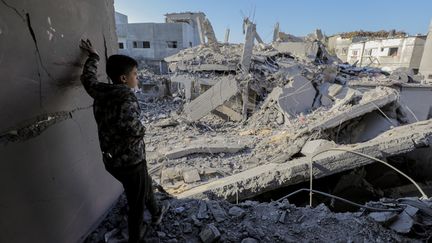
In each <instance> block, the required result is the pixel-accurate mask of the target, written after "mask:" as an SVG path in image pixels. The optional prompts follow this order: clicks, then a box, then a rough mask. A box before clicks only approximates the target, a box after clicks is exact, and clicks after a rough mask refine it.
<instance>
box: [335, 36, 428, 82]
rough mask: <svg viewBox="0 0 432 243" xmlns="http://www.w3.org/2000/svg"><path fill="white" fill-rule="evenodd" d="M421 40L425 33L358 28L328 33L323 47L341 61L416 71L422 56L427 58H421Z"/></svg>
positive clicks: (386, 68) (388, 68)
mask: <svg viewBox="0 0 432 243" xmlns="http://www.w3.org/2000/svg"><path fill="white" fill-rule="evenodd" d="M431 42H432V40H431ZM425 43H426V36H425V35H416V36H409V35H408V34H407V33H405V32H403V31H395V30H392V31H375V32H372V31H362V30H360V31H352V32H346V33H342V34H338V35H334V36H330V37H329V38H328V42H327V47H328V50H329V52H330V53H332V54H335V55H337V57H338V58H339V59H341V60H342V61H343V62H347V63H349V64H356V65H357V66H359V67H367V66H370V67H379V68H382V69H383V70H385V71H393V70H396V69H398V68H404V69H406V70H407V71H410V72H412V73H413V74H419V73H420V71H419V70H420V69H421V68H420V63H421V62H422V59H427V58H424V56H425V55H424V53H426V52H427V50H426V49H425ZM431 45H432V44H431ZM431 48H432V47H431ZM431 50H432V49H431ZM424 62H427V61H424ZM425 66H428V65H425ZM429 66H430V65H429ZM423 76H425V75H423ZM426 76H427V75H426Z"/></svg>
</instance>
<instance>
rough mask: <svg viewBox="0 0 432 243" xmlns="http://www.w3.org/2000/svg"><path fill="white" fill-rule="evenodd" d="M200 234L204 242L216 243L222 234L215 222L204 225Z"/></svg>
mask: <svg viewBox="0 0 432 243" xmlns="http://www.w3.org/2000/svg"><path fill="white" fill-rule="evenodd" d="M199 236H200V239H201V241H202V242H204V243H214V242H217V241H218V240H219V239H220V237H221V234H220V232H219V230H218V229H217V228H216V226H214V224H208V225H206V226H205V227H204V229H203V230H202V231H201V233H200V234H199Z"/></svg>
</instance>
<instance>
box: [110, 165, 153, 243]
mask: <svg viewBox="0 0 432 243" xmlns="http://www.w3.org/2000/svg"><path fill="white" fill-rule="evenodd" d="M106 170H107V171H108V172H109V173H110V174H111V175H113V176H114V177H115V178H116V179H117V180H119V181H120V182H121V183H122V184H123V188H124V190H125V193H126V198H127V202H128V206H129V211H128V231H129V242H130V243H132V242H133V243H135V242H139V240H140V231H141V228H142V225H143V220H144V209H145V207H147V209H148V210H149V211H150V213H151V214H152V216H153V217H155V216H157V215H158V213H159V210H160V209H159V207H158V205H157V203H156V199H155V197H154V194H153V188H152V179H151V177H150V175H149V174H148V171H147V163H146V161H145V160H144V161H143V162H141V163H139V164H137V165H132V166H129V167H122V168H115V169H112V168H108V167H106Z"/></svg>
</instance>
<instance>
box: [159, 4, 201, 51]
mask: <svg viewBox="0 0 432 243" xmlns="http://www.w3.org/2000/svg"><path fill="white" fill-rule="evenodd" d="M165 17H166V18H165V22H167V23H181V22H183V23H185V22H187V23H189V26H190V27H191V32H192V33H193V34H192V35H190V37H191V42H192V46H197V45H200V44H204V39H203V38H204V37H203V36H202V30H201V23H200V21H201V20H204V19H205V17H206V15H205V14H204V13H202V12H184V13H169V14H166V15H165Z"/></svg>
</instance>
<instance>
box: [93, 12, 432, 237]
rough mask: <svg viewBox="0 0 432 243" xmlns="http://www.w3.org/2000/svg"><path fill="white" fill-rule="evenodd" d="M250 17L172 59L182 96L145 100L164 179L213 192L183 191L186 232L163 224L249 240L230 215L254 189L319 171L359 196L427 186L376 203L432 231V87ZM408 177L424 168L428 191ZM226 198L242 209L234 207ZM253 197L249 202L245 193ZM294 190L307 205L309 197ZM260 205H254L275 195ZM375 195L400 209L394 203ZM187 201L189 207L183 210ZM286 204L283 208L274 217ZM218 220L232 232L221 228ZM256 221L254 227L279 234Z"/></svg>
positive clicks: (274, 188) (268, 190)
mask: <svg viewBox="0 0 432 243" xmlns="http://www.w3.org/2000/svg"><path fill="white" fill-rule="evenodd" d="M243 27H244V34H245V41H244V43H243V44H228V43H224V44H221V43H218V42H212V43H211V44H206V45H200V46H197V47H193V48H189V49H185V50H183V51H180V52H179V53H177V54H175V55H173V56H170V57H167V58H165V61H166V62H167V63H168V66H169V69H170V77H169V78H170V81H171V85H170V87H171V91H172V94H173V98H171V99H169V102H170V103H169V104H168V105H167V104H166V102H165V103H164V102H162V101H160V102H161V103H160V105H153V104H149V103H145V102H144V103H143V106H144V108H143V111H144V113H145V114H146V115H145V116H146V118H144V121H145V122H146V123H147V124H148V126H149V127H150V129H149V130H150V131H151V133H148V134H147V137H146V144H147V159H148V163H149V166H150V173H151V175H152V177H153V179H154V180H155V183H156V184H157V185H158V187H159V188H160V189H161V190H162V191H163V192H164V193H168V194H170V195H172V196H174V197H176V198H177V200H192V199H191V198H193V199H199V200H206V201H207V203H206V204H205V205H206V206H203V205H201V203H198V204H197V205H196V206H192V205H194V203H195V202H189V201H188V202H189V203H179V202H181V201H173V202H174V204H175V205H177V208H175V209H174V210H175V212H172V214H170V216H169V217H170V219H171V220H174V221H175V222H178V221H181V222H184V223H186V224H188V225H190V224H192V223H193V225H191V227H188V229H186V231H184V229H182V227H181V226H180V227H179V229H178V230H179V231H178V232H177V231H176V229H175V228H176V226H175V225H176V223H174V226H172V225H170V226H166V227H164V228H163V229H159V231H158V232H157V235H158V236H159V237H162V238H163V239H164V240H168V241H169V240H172V238H174V233H173V232H177V233H178V234H180V235H181V237H186V238H184V239H189V240H192V239H194V240H196V239H197V238H194V236H193V234H192V232H195V230H198V231H197V234H195V237H198V234H199V233H200V232H201V233H200V237H201V240H203V241H204V242H211V241H212V240H209V241H206V240H205V239H209V238H206V237H205V236H209V235H211V236H212V237H214V238H211V237H210V239H216V238H218V237H219V238H220V237H222V238H223V239H225V240H239V238H238V237H240V239H241V238H244V237H242V236H238V235H235V234H234V233H232V232H231V233H232V234H234V235H230V233H228V232H227V231H229V227H228V226H227V224H230V223H231V220H234V219H233V217H234V218H235V216H233V215H235V214H236V213H237V212H238V211H241V212H243V211H244V210H245V208H247V207H249V206H250V202H248V201H247V200H250V199H252V200H276V199H277V195H281V193H282V195H285V194H289V193H290V192H292V191H295V190H297V189H299V188H302V187H303V188H304V187H307V186H305V185H307V184H305V183H311V185H312V181H317V182H316V183H318V184H317V187H318V188H320V189H323V190H326V191H327V192H331V193H334V194H335V195H339V196H343V195H344V196H347V197H349V198H356V196H358V195H367V197H363V198H358V199H357V200H359V201H358V202H360V203H364V202H367V201H368V200H371V199H373V198H375V199H379V198H383V197H392V196H393V197H400V198H402V197H406V196H408V195H409V196H417V199H412V198H411V199H400V200H399V201H394V200H393V201H391V200H390V201H387V202H388V203H390V202H396V204H398V203H399V202H404V203H407V202H410V203H411V201H410V200H414V201H415V203H411V204H410V205H411V206H410V207H408V206H407V207H405V206H406V205H405V206H404V207H403V208H404V209H403V210H402V209H400V210H402V212H401V211H400V210H399V212H398V213H395V212H374V213H370V214H369V216H368V217H369V218H370V219H372V220H374V221H376V222H379V223H381V224H382V225H384V226H388V227H389V228H391V229H392V230H394V231H396V232H399V233H408V232H412V229H413V228H415V227H414V225H418V224H421V223H420V222H423V223H424V222H428V223H426V224H425V225H423V226H424V227H425V228H422V229H423V230H426V232H429V233H426V234H427V235H428V234H430V231H428V230H427V229H430V227H429V226H428V225H430V221H428V220H429V217H430V216H428V215H429V213H430V211H429V210H430V209H427V208H428V207H429V206H428V205H430V202H429V201H428V200H427V194H429V193H430V190H429V189H430V186H429V185H430V180H431V178H430V176H429V175H428V173H427V172H425V171H424V168H427V167H429V166H430V160H429V158H430V157H431V155H432V153H431V152H432V151H431V150H430V141H431V140H430V139H431V136H432V129H431V128H432V122H431V120H430V118H431V115H432V113H431V112H430V111H431V104H432V100H431V97H432V96H431V94H432V93H431V92H432V86H431V85H430V84H428V83H425V82H422V81H419V80H417V77H415V76H413V75H412V74H411V73H408V72H402V71H400V70H397V71H394V72H392V73H388V72H385V71H382V70H381V69H378V68H371V67H356V66H352V65H349V64H343V63H342V62H341V61H340V60H338V58H337V57H334V56H332V55H330V54H329V53H328V51H327V49H326V48H325V46H324V44H323V41H324V40H325V36H323V35H322V34H321V31H319V30H317V31H315V32H314V33H313V34H310V35H308V37H306V38H294V37H293V36H290V35H288V34H285V33H283V34H280V33H276V34H275V38H274V40H275V41H274V42H273V43H271V44H265V43H263V42H262V41H261V40H260V37H259V35H258V33H257V32H256V25H255V24H254V23H252V22H251V21H250V20H249V19H247V18H246V19H245V20H244V22H243ZM275 32H278V28H275ZM165 78H166V77H165ZM162 104H163V105H162ZM154 106H157V107H158V109H157V110H158V111H159V112H161V113H162V114H161V113H159V114H156V113H154V112H153V118H151V119H148V117H149V116H152V115H151V114H150V113H151V110H152V109H154ZM383 160H386V161H388V162H390V164H393V165H394V166H396V167H398V168H400V167H402V168H405V169H406V170H408V172H407V173H408V174H409V175H406V174H404V173H401V174H399V172H397V171H393V170H392V169H390V168H389V167H386V166H385V165H381V164H378V165H377V162H378V161H383ZM395 161H398V162H395ZM408 161H411V162H408ZM382 163H386V164H388V163H387V162H382ZM390 166H392V165H390ZM392 168H394V167H392ZM404 176H407V178H410V176H411V177H413V176H416V180H419V181H420V183H421V184H420V185H421V188H423V189H424V190H421V189H420V193H419V191H417V188H416V187H415V186H416V185H417V184H411V183H408V184H407V181H404V180H403V179H402V178H401V177H403V178H405V177H404ZM329 187H331V188H329ZM302 190H307V189H302ZM425 191H426V192H427V193H426V192H425ZM297 192H298V191H297ZM284 193H285V194H284ZM316 193H318V192H316ZM289 195H291V194H289ZM425 196H426V197H425ZM316 197H318V199H314V200H316V201H314V200H313V199H312V198H311V199H310V203H311V205H314V204H315V203H319V202H323V201H325V200H324V199H323V198H322V197H321V198H320V196H319V195H318V196H315V198H316ZM419 198H421V200H419ZM217 200H227V201H229V202H231V203H233V204H236V205H240V206H237V207H241V209H238V208H235V207H236V206H233V205H226V206H224V207H223V206H221V205H219V203H217ZM245 200H246V204H247V205H249V206H244V204H242V203H241V202H243V203H245ZM294 201H296V202H297V203H298V204H299V205H305V204H306V202H307V197H303V199H294ZM252 204H253V203H252ZM413 204H416V206H413ZM253 205H254V206H252V208H251V209H250V210H252V212H251V213H252V215H253V214H254V213H256V212H257V210H258V208H259V207H261V206H262V207H268V206H269V205H271V204H269V205H267V204H265V205H261V204H259V205H258V204H253ZM260 205H261V206H260ZM315 205H316V204H315ZM337 205H338V203H334V202H332V203H331V206H330V207H331V208H332V209H333V210H340V208H339V209H338V206H337ZM371 205H375V206H378V207H379V208H382V207H384V208H385V209H383V210H390V211H391V210H392V209H390V208H388V204H386V203H385V202H381V203H378V204H376V203H375V204H374V203H372V204H371ZM383 205H387V206H383ZM339 206H340V204H339ZM206 208H207V210H208V211H206ZM420 208H421V209H420ZM393 209H394V208H393ZM185 210H186V211H188V212H189V213H187V214H186V213H185V214H183V212H184V211H185ZM194 210H198V211H194ZM266 210H267V209H266ZM394 210H396V209H394ZM419 210H420V211H422V212H420V211H419ZM425 210H426V211H425ZM228 211H229V212H230V216H232V217H231V219H229V218H230V216H228V215H226V214H227V212H228ZM231 211H232V215H231ZM234 211H235V212H234ZM372 211H373V210H372ZM378 211H379V210H378ZM195 213H196V216H194V215H195ZM203 213H204V214H205V213H210V214H212V215H213V217H212V216H210V217H209V218H206V219H209V220H204V221H205V222H206V223H209V222H212V221H215V222H213V223H212V224H211V225H210V226H208V225H207V226H206V227H207V228H206V227H204V226H205V225H203V223H202V222H201V220H197V217H198V219H199V217H200V216H199V215H201V214H203ZM304 213H305V214H308V213H307V212H306V211H305V212H304ZM240 214H242V215H243V213H240ZM270 214H271V213H270ZM282 214H283V213H282V212H281V211H279V212H278V213H275V221H274V222H273V223H275V222H276V223H277V221H278V219H279V217H281V215H282ZM186 215H189V216H187V217H186ZM190 215H192V216H190ZM407 215H408V216H407ZM431 215H432V214H431ZM194 217H195V218H194ZM263 217H264V216H263ZM407 217H409V218H410V220H407ZM276 218H277V219H276ZM414 218H415V219H414ZM420 218H422V219H421V220H420ZM416 220H420V221H416ZM189 221H190V223H188V222H189ZM282 221H283V220H282ZM228 222H229V223H228ZM247 222H248V220H246V219H244V220H242V221H241V224H240V225H242V224H247ZM215 225H217V226H218V227H220V229H221V230H222V231H224V232H225V233H226V234H225V235H222V236H221V235H220V232H219V231H218V229H217V228H218V227H216V226H215ZM257 227H262V226H257ZM246 231H247V232H246V233H245V234H246V236H251V235H253V237H254V238H255V239H259V240H261V241H264V242H271V241H272V239H270V238H266V237H265V236H263V235H261V236H259V235H258V236H257V235H256V234H255V235H254V233H251V232H249V231H248V230H247V229H246ZM102 232H103V231H102ZM113 232H114V233H113ZM119 232H120V231H119V230H118V229H117V231H110V232H109V234H110V235H111V233H113V234H117V235H118V234H120V233H119ZM123 233H124V232H123ZM285 233H286V234H288V232H287V231H285V232H284V234H285ZM94 234H95V235H97V232H95V233H94ZM202 235H204V236H202ZM217 235H218V236H217ZM176 237H177V236H176ZM188 237H192V238H188ZM224 237H225V238H224ZM299 239H300V238H298V237H297V238H296V237H294V238H291V239H288V241H289V240H294V241H295V240H299ZM273 240H274V239H273ZM285 240H286V239H285ZM303 240H305V239H303ZM245 242H246V241H245Z"/></svg>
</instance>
